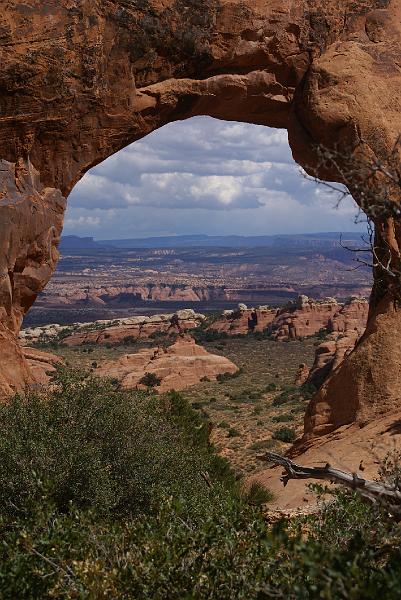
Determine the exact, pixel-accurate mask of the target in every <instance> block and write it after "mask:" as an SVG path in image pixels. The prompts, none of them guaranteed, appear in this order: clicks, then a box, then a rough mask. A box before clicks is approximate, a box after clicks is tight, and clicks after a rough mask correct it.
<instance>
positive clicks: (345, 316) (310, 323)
mask: <svg viewBox="0 0 401 600" xmlns="http://www.w3.org/2000/svg"><path fill="white" fill-rule="evenodd" d="M368 312H369V303H368V302H367V300H365V299H364V298H352V299H351V300H349V301H348V302H346V303H345V304H340V303H339V302H337V300H335V299H334V298H327V299H326V300H322V301H316V300H313V299H312V298H308V297H307V296H299V297H298V299H297V300H296V301H294V302H292V301H291V302H289V303H288V304H287V305H286V306H284V307H283V308H281V309H275V308H269V307H268V306H258V307H257V308H248V307H247V306H246V305H245V304H239V305H238V308H237V310H226V311H224V312H223V314H222V315H221V317H219V318H218V319H216V320H215V321H214V322H213V323H212V324H211V325H210V326H209V329H210V330H211V331H218V332H219V333H226V334H228V335H246V334H247V333H250V332H262V331H267V332H268V333H270V335H271V337H272V339H274V340H276V341H278V342H283V341H288V340H292V339H297V338H303V337H309V336H312V335H316V334H317V333H319V332H320V331H321V330H326V331H327V333H332V332H336V333H344V332H349V331H351V330H354V329H355V330H357V331H358V332H359V334H358V336H357V337H359V336H361V335H362V333H363V332H364V331H365V328H366V322H367V319H368ZM354 341H355V340H354Z"/></svg>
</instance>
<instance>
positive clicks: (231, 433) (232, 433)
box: [228, 427, 241, 438]
mask: <svg viewBox="0 0 401 600" xmlns="http://www.w3.org/2000/svg"><path fill="white" fill-rule="evenodd" d="M240 435H241V433H240V432H239V431H238V429H235V428H234V427H230V429H229V430H228V437H230V438H233V437H239V436H240Z"/></svg>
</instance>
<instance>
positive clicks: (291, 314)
mask: <svg viewBox="0 0 401 600" xmlns="http://www.w3.org/2000/svg"><path fill="white" fill-rule="evenodd" d="M339 309H340V305H339V304H338V302H337V300H334V299H332V298H328V299H327V301H323V302H316V301H315V300H311V299H309V298H308V297H307V296H299V298H298V299H297V300H296V301H295V302H290V303H289V304H287V306H285V307H284V308H283V309H281V310H280V311H279V312H278V313H277V316H276V318H275V319H274V322H273V323H272V326H271V331H272V337H273V338H274V339H276V340H277V341H284V340H291V339H296V338H301V337H309V336H311V335H315V334H316V333H318V332H319V331H320V330H321V329H327V328H328V326H329V323H330V321H331V319H332V318H333V317H334V315H335V314H336V313H337V312H338V311H339Z"/></svg>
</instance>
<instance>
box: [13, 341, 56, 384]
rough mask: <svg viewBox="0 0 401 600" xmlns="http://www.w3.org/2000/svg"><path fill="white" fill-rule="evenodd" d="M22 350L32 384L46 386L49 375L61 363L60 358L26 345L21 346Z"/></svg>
mask: <svg viewBox="0 0 401 600" xmlns="http://www.w3.org/2000/svg"><path fill="white" fill-rule="evenodd" d="M22 352H23V354H24V358H25V359H26V361H27V362H28V365H29V369H30V372H31V374H32V376H33V385H34V386H37V385H40V386H46V385H47V384H48V383H49V381H50V375H52V374H53V373H55V372H56V370H57V367H59V366H61V365H62V364H63V359H62V358H60V357H59V356H56V354H51V353H50V352H43V351H42V350H37V349H36V348H27V347H24V348H22Z"/></svg>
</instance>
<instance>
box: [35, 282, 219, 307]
mask: <svg viewBox="0 0 401 600" xmlns="http://www.w3.org/2000/svg"><path fill="white" fill-rule="evenodd" d="M220 299H222V300H224V299H225V295H224V289H223V288H222V287H221V288H218V287H216V288H214V287H213V288H212V287H207V286H203V287H202V286H198V287H197V286H190V285H168V284H155V285H127V286H110V287H109V286H107V287H98V288H93V289H90V290H89V291H80V290H78V291H75V292H74V293H73V294H65V295H60V294H54V295H52V296H49V297H47V296H44V297H42V298H41V300H40V305H41V306H52V305H53V306H56V307H58V306H60V305H65V306H76V307H80V306H121V305H122V306H123V305H124V304H128V305H129V306H132V303H133V302H135V300H147V301H149V302H155V301H158V302H160V301H161V302H165V301H168V302H207V301H210V300H220Z"/></svg>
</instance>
